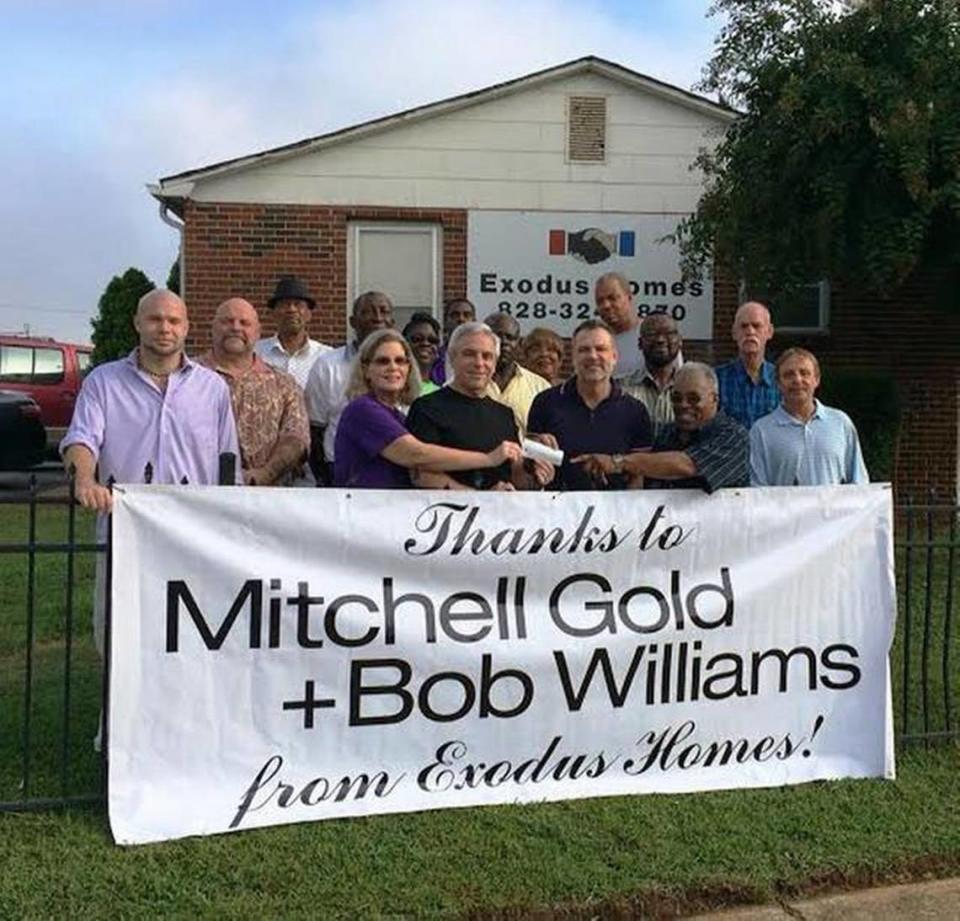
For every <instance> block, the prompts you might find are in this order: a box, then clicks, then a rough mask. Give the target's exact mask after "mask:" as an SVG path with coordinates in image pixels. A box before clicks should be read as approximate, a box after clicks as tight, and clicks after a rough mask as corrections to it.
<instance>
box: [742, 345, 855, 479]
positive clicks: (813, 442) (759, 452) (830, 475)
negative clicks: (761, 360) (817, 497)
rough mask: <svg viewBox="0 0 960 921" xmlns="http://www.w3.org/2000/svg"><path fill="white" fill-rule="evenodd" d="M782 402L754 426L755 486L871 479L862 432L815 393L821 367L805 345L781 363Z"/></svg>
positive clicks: (752, 468)
mask: <svg viewBox="0 0 960 921" xmlns="http://www.w3.org/2000/svg"><path fill="white" fill-rule="evenodd" d="M777 381H778V383H779V385H780V391H781V393H782V394H783V403H782V404H781V405H780V406H778V407H777V408H776V409H775V410H774V411H773V412H772V413H770V414H769V415H767V416H764V417H763V418H762V419H760V420H758V421H757V423H756V424H755V425H754V426H753V428H752V429H751V430H750V481H751V483H753V485H754V486H829V485H831V484H838V483H867V482H869V479H868V477H867V468H866V466H865V465H864V463H863V455H862V454H861V452H860V441H859V439H858V438H857V430H856V428H855V427H854V425H853V422H851V421H850V417H849V416H848V415H847V414H846V413H845V412H843V411H841V410H839V409H833V408H831V407H829V406H824V405H823V404H822V403H821V402H820V401H819V400H818V399H816V397H815V393H816V390H817V387H819V386H820V365H819V363H818V362H817V359H816V357H815V356H814V355H813V354H812V353H811V352H808V351H807V350H806V349H787V351H785V352H784V353H783V354H782V355H781V356H780V359H779V361H777Z"/></svg>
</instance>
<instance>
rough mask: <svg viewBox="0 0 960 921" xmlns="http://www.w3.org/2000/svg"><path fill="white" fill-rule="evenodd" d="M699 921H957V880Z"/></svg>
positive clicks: (959, 898)
mask: <svg viewBox="0 0 960 921" xmlns="http://www.w3.org/2000/svg"><path fill="white" fill-rule="evenodd" d="M695 918H697V919H700V921H788V919H792V921H894V919H896V921H960V879H941V880H935V881H933V882H929V883H910V884H909V885H905V886H885V887H883V888H882V889H865V890H862V891H860V892H845V893H843V894H842V895H828V896H823V897H821V898H816V899H805V900H800V901H796V902H785V903H783V904H782V905H764V906H760V907H754V908H733V909H730V910H728V911H719V912H712V913H710V914H706V915H696V916H695Z"/></svg>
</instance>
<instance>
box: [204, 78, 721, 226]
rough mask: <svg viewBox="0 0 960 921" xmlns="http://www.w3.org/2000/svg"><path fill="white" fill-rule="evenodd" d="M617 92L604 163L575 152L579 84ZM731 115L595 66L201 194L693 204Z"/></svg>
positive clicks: (537, 205) (533, 205)
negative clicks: (573, 158)
mask: <svg viewBox="0 0 960 921" xmlns="http://www.w3.org/2000/svg"><path fill="white" fill-rule="evenodd" d="M598 94H599V95H604V96H606V97H607V100H608V137H607V157H606V161H605V162H604V163H597V164H583V163H568V162H567V161H566V156H565V143H566V132H565V118H566V108H567V98H568V97H569V96H570V95H598ZM722 124H723V123H722V122H721V121H720V120H719V119H718V118H716V117H714V116H712V115H710V114H708V113H706V112H704V113H701V112H699V111H697V110H695V109H692V108H689V107H687V106H685V105H681V104H678V103H676V102H674V101H673V100H670V99H664V98H660V97H658V96H656V95H654V94H652V93H649V92H647V91H645V90H642V89H634V88H632V87H629V86H627V85H626V84H623V83H620V82H619V81H614V80H611V79H608V78H606V77H603V76H600V75H595V74H585V75H580V76H574V77H568V78H565V79H560V80H556V81H554V82H552V83H547V84H544V85H542V86H539V87H533V88H527V89H525V90H520V91H518V92H516V93H513V94H509V95H505V96H503V97H501V98H498V99H493V100H489V101H487V102H482V103H478V104H476V105H473V106H470V107H467V108H462V109H459V110H456V111H452V112H450V113H449V114H439V115H436V116H434V117H432V118H428V119H425V120H423V121H419V122H415V123H411V124H402V123H401V124H398V125H396V126H393V127H390V128H387V129H386V130H382V131H378V132H376V133H372V134H370V135H369V136H366V137H358V138H355V139H353V140H346V141H344V142H341V143H337V144H332V145H331V146H329V147H324V148H321V149H317V150H313V151H309V152H305V153H301V154H298V155H293V156H289V157H286V158H284V159H275V160H272V161H270V162H267V163H264V164H263V165H262V166H258V165H253V166H250V167H248V168H246V169H243V170H240V171H237V172H235V173H232V174H229V173H227V174H224V175H222V176H213V177H210V178H207V179H203V180H200V181H198V182H197V184H196V186H195V187H194V189H193V193H192V197H193V198H195V199H196V200H198V201H223V202H262V203H294V204H328V205H382V206H386V207H421V208H431V207H433V208H437V207H450V208H504V209H521V208H522V209H527V208H529V209H537V210H540V209H542V210H560V211H577V210H584V211H607V210H617V211H655V212H658V211H662V212H687V211H690V210H692V209H693V207H694V206H695V204H696V201H697V199H698V197H699V194H700V190H701V186H700V177H699V176H698V175H697V174H696V173H694V172H692V171H691V169H690V166H691V164H692V163H693V160H694V158H695V157H696V155H697V153H698V151H699V149H700V148H701V147H703V146H705V145H708V144H711V143H714V142H715V139H716V137H718V131H719V130H720V129H721V128H722Z"/></svg>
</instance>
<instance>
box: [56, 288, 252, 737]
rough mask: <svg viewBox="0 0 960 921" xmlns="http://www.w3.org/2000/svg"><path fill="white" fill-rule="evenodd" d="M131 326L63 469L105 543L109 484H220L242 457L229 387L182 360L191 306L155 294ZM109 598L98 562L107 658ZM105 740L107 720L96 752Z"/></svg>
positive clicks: (87, 384) (83, 400)
mask: <svg viewBox="0 0 960 921" xmlns="http://www.w3.org/2000/svg"><path fill="white" fill-rule="evenodd" d="M133 325H134V327H135V328H136V330H137V334H138V335H139V337H140V344H139V345H138V346H137V348H136V349H134V350H133V351H132V352H131V353H130V354H129V355H128V356H127V357H126V358H121V359H120V360H119V361H110V362H107V363H106V364H103V365H99V366H98V367H96V368H94V369H93V370H92V371H91V372H90V374H89V375H87V377H86V379H85V380H84V382H83V386H82V387H81V388H80V394H79V395H78V397H77V405H76V407H75V408H74V411H73V418H72V419H71V420H70V428H69V429H67V434H66V435H65V436H64V439H63V441H62V442H61V443H60V452H61V454H62V455H63V461H64V465H65V466H66V467H67V469H69V468H70V467H71V466H73V467H74V469H75V471H76V474H75V481H74V482H75V489H76V496H77V501H78V502H79V503H80V504H81V505H83V506H85V507H87V508H92V509H96V510H97V511H98V512H99V513H100V514H99V516H98V517H97V536H98V539H100V540H102V539H104V537H105V535H106V520H107V519H106V512H109V511H110V508H111V505H112V502H113V498H112V496H111V494H110V490H109V489H108V488H107V487H106V486H104V485H103V484H104V483H106V482H107V481H108V480H109V479H110V478H111V477H113V479H114V480H115V481H116V482H117V483H141V482H143V479H144V468H145V467H146V466H147V464H150V465H151V467H152V468H153V482H155V483H180V482H182V481H183V480H184V479H186V480H187V482H189V483H200V484H204V483H216V482H217V480H218V475H219V467H220V454H221V453H223V452H228V451H229V452H231V453H232V454H234V455H236V457H237V458H238V459H239V457H240V447H239V444H238V442H237V427H236V425H235V424H234V420H233V410H232V409H231V406H230V391H229V389H228V388H227V385H226V384H225V383H224V382H223V380H221V378H220V376H219V375H218V374H217V373H216V372H215V371H211V370H209V369H208V368H204V367H202V366H201V365H198V364H196V363H195V362H192V361H190V359H189V358H187V357H186V355H184V353H183V344H184V341H185V340H186V338H187V331H188V330H189V328H190V324H189V321H188V320H187V307H186V305H185V304H184V303H183V301H182V300H181V299H180V298H179V297H177V295H176V294H174V293H173V292H171V291H164V290H162V289H161V290H157V291H151V292H149V293H148V294H145V295H144V296H143V297H142V298H141V299H140V303H139V304H138V305H137V312H136V315H135V316H134V319H133ZM105 599H106V566H105V565H104V559H103V557H102V556H98V557H97V570H96V580H95V582H94V597H93V637H94V642H95V643H96V646H97V651H98V652H99V653H100V655H101V656H102V655H103V654H104V612H105V609H106V602H105ZM101 732H102V714H101V726H100V728H99V729H98V731H97V734H96V736H95V738H94V741H93V746H94V749H95V750H96V751H100V737H101Z"/></svg>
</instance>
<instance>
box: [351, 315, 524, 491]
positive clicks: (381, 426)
mask: <svg viewBox="0 0 960 921" xmlns="http://www.w3.org/2000/svg"><path fill="white" fill-rule="evenodd" d="M347 396H348V397H352V399H351V400H350V402H349V403H348V404H347V407H346V409H344V411H343V415H342V416H341V417H340V424H339V425H338V427H337V438H336V443H335V445H334V452H333V453H334V458H335V459H334V467H333V482H334V485H335V486H350V487H367V488H375V489H395V488H397V487H407V486H410V478H409V475H408V473H407V471H408V469H409V468H411V467H417V468H419V469H421V470H431V471H446V470H474V469H476V468H478V467H499V466H500V464H503V463H505V462H507V461H514V460H518V459H519V458H520V445H518V444H516V442H512V441H504V442H501V443H500V445H499V446H498V447H497V448H495V449H494V450H493V451H490V452H489V453H487V454H483V453H481V452H479V451H459V450H457V449H456V448H445V447H443V446H442V445H435V444H429V443H428V442H425V441H420V439H419V438H415V437H414V436H413V435H411V434H410V433H409V432H408V431H407V428H406V426H405V425H404V420H403V414H402V413H401V412H400V407H401V406H405V405H409V404H410V403H412V402H413V401H414V400H415V399H416V398H417V397H418V396H420V373H419V371H418V370H417V364H416V362H415V361H414V358H413V353H412V352H411V350H410V346H409V344H408V343H407V342H406V340H405V339H404V338H403V336H401V335H400V333H398V332H397V331H396V330H393V329H383V330H379V331H378V332H375V333H372V334H371V335H369V336H367V338H366V339H364V340H363V344H362V345H361V346H360V351H359V352H358V354H357V357H356V359H354V364H353V368H352V369H351V372H350V381H349V383H348V384H347Z"/></svg>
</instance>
